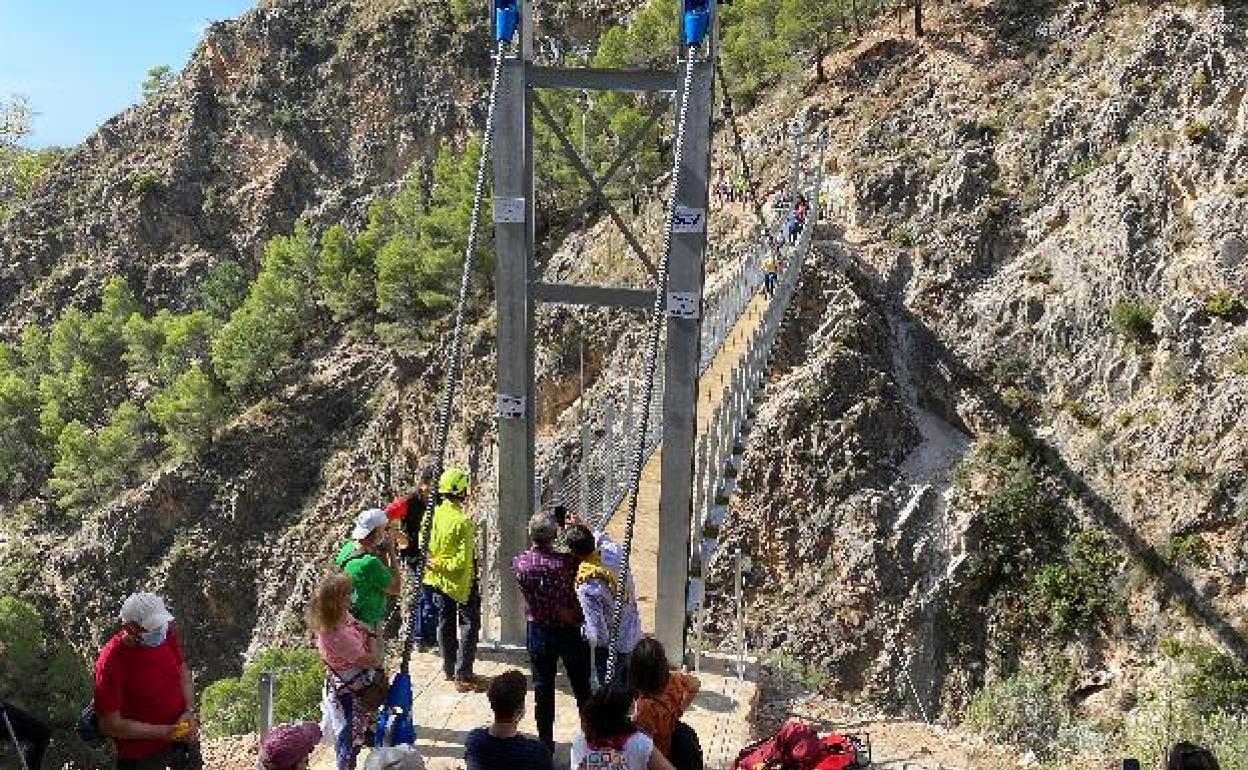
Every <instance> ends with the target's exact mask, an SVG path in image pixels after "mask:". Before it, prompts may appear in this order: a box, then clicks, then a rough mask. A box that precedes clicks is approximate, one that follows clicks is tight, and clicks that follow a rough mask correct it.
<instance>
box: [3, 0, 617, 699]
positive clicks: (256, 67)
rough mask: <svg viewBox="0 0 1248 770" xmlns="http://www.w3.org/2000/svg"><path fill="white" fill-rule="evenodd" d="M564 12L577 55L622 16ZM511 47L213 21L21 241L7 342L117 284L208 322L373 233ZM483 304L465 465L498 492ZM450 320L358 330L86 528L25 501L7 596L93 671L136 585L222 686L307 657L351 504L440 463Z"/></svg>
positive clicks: (412, 27) (305, 23)
mask: <svg viewBox="0 0 1248 770" xmlns="http://www.w3.org/2000/svg"><path fill="white" fill-rule="evenodd" d="M545 5H546V7H545V8H544V9H543V11H542V14H541V16H540V18H539V25H540V29H541V31H542V34H543V36H544V37H545V39H547V40H548V41H551V44H554V45H557V46H561V47H562V48H563V49H564V50H567V49H570V48H572V47H573V46H576V45H582V46H583V45H585V44H587V43H588V42H589V41H592V40H594V39H596V36H597V35H598V34H600V33H601V31H602V29H604V28H605V27H606V26H607V25H608V24H610V23H611V22H612V21H613V20H614V19H615V18H616V11H617V9H616V8H614V7H613V6H612V5H611V4H609V3H589V4H576V5H575V6H574V5H572V4H567V3H550V4H545ZM488 53H489V45H488V40H487V35H486V33H485V26H484V23H482V20H480V19H475V18H474V19H464V18H457V17H456V16H455V13H454V11H453V9H452V8H451V7H450V6H449V5H448V4H446V3H434V2H424V0H404V1H403V2H390V1H389V0H342V1H341V2H333V3H312V2H301V0H282V1H281V2H266V3H263V4H261V6H260V7H259V8H257V9H256V10H254V11H252V12H250V13H248V14H246V15H245V16H244V17H242V18H241V19H238V20H235V21H226V22H220V23H217V24H214V25H212V26H211V27H210V28H209V30H208V31H207V33H206V35H205V38H204V40H203V41H202V42H201V44H200V45H199V47H198V48H197V49H196V51H195V53H194V54H193V56H192V59H191V61H190V63H189V64H188V65H187V67H186V69H185V71H184V72H183V73H182V74H181V76H180V77H179V78H178V79H177V81H176V82H175V83H174V84H173V85H172V86H171V87H170V88H169V89H168V90H166V91H164V92H163V93H161V94H160V95H158V96H156V97H155V98H153V99H152V100H150V101H149V102H147V103H145V104H142V105H139V106H136V107H134V108H131V109H130V110H127V111H126V112H124V113H122V114H121V115H118V116H117V117H115V118H113V119H111V120H110V121H108V122H107V123H106V124H105V125H103V126H102V127H101V128H100V129H99V130H98V131H97V132H96V133H95V134H94V135H93V136H91V137H90V138H89V139H88V140H87V141H86V142H85V143H84V144H83V145H82V146H80V147H78V148H75V149H74V150H73V151H71V152H70V153H69V155H68V157H66V158H65V160H64V162H63V163H61V164H60V165H58V166H57V167H56V168H55V169H53V171H52V172H51V173H50V174H49V175H48V177H47V178H45V179H44V180H43V182H42V183H41V184H40V186H39V187H38V188H37V189H36V191H35V194H34V195H33V196H32V198H31V199H30V200H28V201H27V202H26V203H25V204H24V205H23V207H22V208H20V209H19V210H17V211H15V212H14V215H13V216H12V217H11V218H10V219H8V220H7V222H6V223H5V224H4V225H3V226H0V329H3V330H5V331H6V334H5V337H6V339H8V340H12V339H13V338H14V337H15V336H16V334H17V332H18V330H19V329H20V328H21V327H22V325H23V324H26V323H29V322H32V321H47V320H49V319H52V318H55V317H56V315H57V314H58V313H59V312H61V311H62V310H63V309H64V308H66V307H67V306H69V305H70V304H73V305H75V306H80V307H85V308H87V309H92V308H93V307H94V306H95V304H96V303H98V295H99V291H100V288H101V286H102V285H103V284H104V282H105V281H106V280H107V279H108V278H110V277H112V276H114V275H122V276H124V277H125V278H127V280H128V282H129V284H130V285H131V287H132V288H133V289H134V290H135V292H136V294H137V295H138V297H139V300H140V302H141V304H143V305H144V307H145V308H149V309H155V308H171V309H174V310H177V309H184V308H189V307H192V306H193V305H194V303H195V301H196V300H195V296H196V295H195V292H196V287H197V285H198V284H199V282H200V279H201V278H202V277H203V276H204V275H205V274H206V273H207V272H208V271H209V270H210V269H211V268H212V267H213V266H214V265H218V264H220V263H222V262H223V261H225V260H236V261H238V262H240V263H241V264H242V265H244V267H245V268H246V269H247V270H249V271H254V269H255V267H256V265H257V264H258V261H259V259H260V252H261V250H262V249H263V246H264V244H265V242H266V241H267V240H268V239H269V238H270V237H271V236H274V235H278V234H282V233H288V232H290V231H291V229H292V228H293V227H294V225H295V223H296V222H299V221H302V222H307V223H309V224H310V225H311V226H312V228H313V229H314V230H319V229H320V228H322V227H324V226H326V225H328V224H330V223H338V222H342V223H345V224H347V225H359V224H360V223H361V221H362V219H363V216H364V211H365V210H366V208H367V206H368V204H369V203H370V201H372V200H373V199H374V198H375V197H377V196H378V195H381V194H387V193H390V192H393V190H394V189H395V188H396V186H397V184H398V183H399V182H400V181H401V180H403V179H406V178H410V177H411V176H413V175H415V176H416V177H417V178H420V177H422V176H427V175H428V173H429V166H430V165H431V164H432V162H433V158H434V155H435V153H436V152H437V150H438V148H439V146H441V145H442V143H443V142H446V141H450V142H453V143H460V142H462V141H463V140H464V139H465V138H466V137H467V136H469V135H470V134H472V132H474V131H476V130H478V128H479V124H480V123H481V122H483V119H484V103H483V100H482V96H483V93H482V92H483V91H484V89H485V86H484V84H483V83H482V78H483V77H484V75H485V72H484V70H485V68H486V64H487V59H488ZM487 299H488V298H487ZM483 308H484V309H482V310H481V311H480V312H478V313H477V315H476V316H475V317H474V320H473V323H474V324H475V328H474V331H472V333H471V334H470V338H469V340H468V345H467V351H468V355H469V357H470V361H469V363H468V371H467V376H466V377H465V383H466V384H465V386H464V389H463V391H461V398H462V404H463V410H462V412H461V413H460V414H459V415H458V416H457V421H456V424H455V426H454V430H453V433H452V444H453V445H452V456H453V458H454V459H455V460H456V461H458V462H462V463H465V464H466V465H468V466H469V468H470V470H471V471H472V472H473V473H474V475H476V476H477V477H478V478H479V480H480V482H481V483H482V484H483V485H488V483H489V477H490V473H491V468H492V462H493V461H492V458H491V457H489V456H488V454H486V453H485V452H484V449H483V448H484V447H486V446H488V445H490V444H492V442H491V441H488V440H485V439H484V438H483V437H484V436H486V435H487V434H488V433H489V431H491V430H492V416H491V409H492V401H493V397H492V390H491V388H492V387H493V386H492V381H493V377H492V375H491V374H490V372H491V371H492V367H493V345H492V336H491V335H492V331H491V324H490V322H489V319H488V314H489V312H488V302H487V303H483ZM438 323H440V322H439V321H435V322H434V324H433V325H432V326H431V327H430V331H431V334H430V335H429V336H428V337H426V338H425V339H423V340H416V341H415V342H414V343H412V344H407V345H402V346H399V347H397V348H396V347H394V346H391V345H389V344H386V343H383V342H381V341H380V340H378V339H377V338H376V337H375V336H373V335H371V334H356V333H352V332H351V330H349V329H337V330H334V331H333V333H332V334H329V335H328V336H326V337H325V338H323V339H317V340H313V341H311V342H310V343H309V344H308V345H306V347H305V348H304V349H303V350H302V353H301V355H302V359H303V360H302V361H301V363H300V366H299V367H298V371H296V372H294V373H292V376H290V377H286V378H284V379H283V380H282V381H281V382H279V383H278V385H277V387H276V390H275V391H274V392H273V393H270V394H267V396H266V397H265V398H263V399H261V400H259V401H258V402H256V403H252V404H250V405H248V404H246V403H244V406H245V407H246V408H245V410H244V411H243V413H242V414H241V415H240V416H238V417H237V418H236V419H233V420H232V421H230V422H229V424H228V425H226V426H225V427H224V428H222V429H221V430H220V431H218V432H217V435H216V436H215V437H214V440H213V442H212V445H211V447H210V448H209V449H208V450H206V451H205V452H204V453H203V455H202V456H200V457H198V458H196V459H193V460H191V459H187V460H179V461H176V462H165V463H163V464H161V463H157V465H158V468H157V470H155V471H154V472H153V473H152V474H151V475H150V476H147V477H145V478H143V479H140V480H139V482H138V483H137V484H135V485H134V486H133V488H131V489H129V490H128V491H127V492H125V493H124V494H123V495H122V496H121V497H120V498H118V499H116V500H113V501H111V502H109V503H108V504H104V505H100V506H96V507H94V508H93V509H92V510H89V511H87V512H86V513H85V514H84V515H83V516H82V518H81V520H80V519H78V518H77V517H65V516H62V515H60V514H58V513H56V512H55V508H54V506H53V505H52V503H51V502H50V501H49V500H47V499H44V497H42V496H39V497H37V499H36V498H32V499H28V500H25V501H22V502H21V504H20V505H17V504H16V503H17V501H11V502H13V503H14V507H13V509H11V510H8V511H6V512H5V514H6V515H5V522H4V527H0V542H3V543H4V544H5V545H6V548H10V549H11V557H12V558H10V559H8V560H7V563H6V565H5V568H4V569H3V570H2V571H0V592H3V593H10V592H12V593H21V594H23V595H25V596H26V597H28V598H31V599H34V600H36V601H37V602H38V603H40V604H42V605H43V606H44V607H45V608H46V609H47V610H48V613H49V616H51V617H55V618H57V622H56V623H55V626H56V628H57V630H58V633H65V634H66V635H68V637H69V638H70V639H71V640H72V641H73V642H74V643H75V645H76V646H77V647H78V649H79V651H80V652H82V653H83V655H84V657H90V656H92V655H93V654H94V652H95V650H96V649H97V647H98V642H99V639H100V635H101V634H102V633H103V632H104V631H105V630H106V629H108V628H109V627H111V626H112V624H113V620H112V618H113V617H114V615H115V612H116V607H117V606H118V602H119V601H120V599H121V598H122V597H124V595H125V594H126V593H127V592H129V591H131V590H134V589H135V588H136V587H138V586H145V587H147V588H149V589H151V590H157V591H160V592H162V593H164V594H165V595H166V596H167V597H168V598H169V599H170V601H171V603H172V605H173V606H174V607H175V608H176V611H177V612H178V614H179V616H180V617H182V618H184V619H185V622H186V624H187V625H188V626H189V627H190V629H191V630H190V632H189V633H187V636H188V637H189V638H188V651H189V653H190V654H191V656H192V658H194V659H196V660H198V661H202V665H201V666H200V667H199V671H198V673H199V675H200V678H201V680H202V681H211V680H212V679H215V678H217V677H219V676H222V675H224V674H229V673H235V672H236V671H237V667H238V665H239V662H240V660H241V656H242V654H243V653H244V652H246V651H247V650H248V649H249V648H251V649H255V648H257V647H260V646H265V645H270V644H290V643H297V642H300V641H301V639H302V625H301V621H300V613H301V611H302V605H301V604H300V602H301V601H302V594H300V592H299V590H298V589H306V588H307V586H308V585H309V584H310V582H311V581H314V580H316V579H317V578H318V577H319V576H320V574H321V573H322V572H323V571H324V570H325V569H326V568H328V566H329V564H328V558H329V556H328V555H329V554H330V553H331V551H332V549H333V548H334V547H335V546H336V543H337V541H338V540H339V539H341V537H343V534H344V532H345V531H346V530H345V527H346V522H347V521H348V520H349V519H350V518H351V516H352V515H353V513H352V512H353V511H357V510H358V509H359V508H360V507H361V506H363V505H365V504H366V503H367V504H377V503H379V502H384V501H385V500H388V499H389V498H390V497H391V496H392V495H394V494H397V493H398V492H400V491H403V490H404V489H406V488H407V486H408V485H409V484H410V483H411V480H412V478H413V477H414V474H415V470H416V468H417V466H418V464H419V462H420V461H421V458H422V456H423V454H424V453H427V452H428V451H430V447H429V446H428V443H429V442H428V439H427V437H428V436H429V435H430V434H431V432H432V421H433V419H434V417H435V415H434V414H433V412H434V404H435V401H436V396H437V392H438V389H439V388H440V387H441V372H442V362H441V358H440V357H439V355H438V347H437V346H436V345H434V344H431V342H430V339H431V338H433V337H434V336H435V334H436V327H437V324H438ZM556 363H559V364H565V363H566V362H556ZM548 368H549V367H544V371H545V369H548ZM556 368H557V367H556ZM593 371H596V370H592V369H591V374H592V372H593ZM565 400H566V399H565ZM552 403H555V404H556V406H557V405H558V403H561V402H560V401H559V399H555V400H554V402H552ZM556 406H552V408H556ZM486 488H488V487H486ZM487 496H488V495H487ZM483 497H485V496H483ZM489 505H491V506H492V501H490V502H489ZM292 587H293V588H294V589H296V590H295V591H294V593H292V590H291V589H292ZM209 651H212V652H213V653H217V652H224V653H225V654H208V653H209Z"/></svg>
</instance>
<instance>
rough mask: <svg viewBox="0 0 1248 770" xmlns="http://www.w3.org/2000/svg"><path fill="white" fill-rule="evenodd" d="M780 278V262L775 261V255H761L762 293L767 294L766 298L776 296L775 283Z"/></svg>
mask: <svg viewBox="0 0 1248 770" xmlns="http://www.w3.org/2000/svg"><path fill="white" fill-rule="evenodd" d="M779 280H780V263H779V262H777V261H776V255H775V254H772V253H770V252H769V253H768V254H767V256H765V257H763V294H765V295H767V299H771V298H772V297H774V296H776V283H777V282H778V281H779Z"/></svg>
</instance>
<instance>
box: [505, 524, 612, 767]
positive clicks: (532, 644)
mask: <svg viewBox="0 0 1248 770" xmlns="http://www.w3.org/2000/svg"><path fill="white" fill-rule="evenodd" d="M558 535H559V523H558V521H556V519H555V517H554V515H552V514H550V513H547V512H544V511H543V512H541V513H537V514H534V515H533V517H532V518H530V519H529V539H530V540H531V541H532V543H533V545H532V547H531V548H529V550H527V551H525V552H524V553H521V554H519V555H517V556H516V558H514V559H512V562H511V568H512V571H513V572H514V573H515V575H516V582H517V583H519V584H520V593H522V594H523V595H524V605H525V615H526V617H527V620H528V630H527V634H526V646H527V647H528V651H529V664H530V666H531V667H532V670H533V700H534V702H535V704H536V709H535V712H534V716H535V717H536V719H537V737H538V738H539V739H541V741H542V742H543V743H545V744H546V745H547V746H549V747H550V748H551V750H552V751H553V750H554V746H555V738H554V731H555V676H556V675H557V673H558V670H559V661H560V660H562V661H563V670H564V671H565V672H567V675H568V681H569V682H571V684H572V693H573V695H575V696H576V705H577V708H578V709H579V708H580V707H581V706H583V705H585V702H586V700H587V699H588V698H589V695H590V693H591V692H592V689H591V687H590V684H589V668H590V657H589V645H588V644H587V643H586V642H585V640H584V639H582V638H581V629H580V626H581V620H582V618H581V607H580V604H579V603H578V602H577V598H576V591H575V589H574V588H573V583H574V581H575V580H576V572H577V567H578V565H579V564H580V561H579V560H578V559H576V558H575V557H573V556H571V555H570V554H563V553H558V552H557V551H555V549H554V542H555V538H556V537H558Z"/></svg>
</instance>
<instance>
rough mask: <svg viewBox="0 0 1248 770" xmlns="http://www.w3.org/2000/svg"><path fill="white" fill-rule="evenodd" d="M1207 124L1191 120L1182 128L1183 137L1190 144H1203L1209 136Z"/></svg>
mask: <svg viewBox="0 0 1248 770" xmlns="http://www.w3.org/2000/svg"><path fill="white" fill-rule="evenodd" d="M1210 131H1211V129H1210V127H1209V124H1208V123H1206V122H1205V121H1203V120H1193V121H1192V122H1191V123H1188V124H1187V125H1186V126H1184V127H1183V136H1184V137H1186V138H1187V141H1189V142H1191V143H1192V144H1203V143H1204V141H1205V140H1206V139H1208V138H1209V134H1210Z"/></svg>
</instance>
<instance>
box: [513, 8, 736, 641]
mask: <svg viewBox="0 0 1248 770" xmlns="http://www.w3.org/2000/svg"><path fill="white" fill-rule="evenodd" d="M520 1H521V3H522V7H521V9H520V24H519V28H518V30H517V36H518V40H517V42H516V44H513V45H512V46H511V47H510V53H509V54H508V55H507V56H506V58H505V60H504V62H503V67H502V74H501V80H500V82H499V96H498V107H497V116H496V125H495V131H494V136H495V140H494V148H495V149H494V199H493V209H494V238H495V249H496V265H495V282H496V283H495V294H496V298H497V310H498V394H497V418H498V455H497V456H498V536H499V543H498V549H499V550H498V565H499V573H500V574H499V597H500V602H499V615H500V623H501V629H500V630H501V641H502V642H503V643H504V644H508V645H510V644H517V645H523V644H524V642H525V619H524V611H523V604H522V602H523V600H522V599H521V597H520V593H519V589H518V587H517V586H516V583H515V581H514V580H513V579H512V578H511V576H510V564H511V558H512V556H514V555H515V554H517V553H519V552H520V551H522V550H524V549H525V548H526V547H527V523H528V519H529V516H530V515H532V513H533V507H534V494H533V488H534V478H535V471H536V469H535V467H534V464H535V431H534V429H535V424H534V418H535V414H534V404H535V403H536V401H535V398H534V388H535V382H534V364H533V362H534V352H535V351H534V313H535V309H536V308H537V306H538V304H539V303H543V302H544V303H558V304H570V305H589V306H595V307H608V308H634V309H637V308H641V309H650V308H652V307H653V306H654V302H655V292H656V291H657V290H658V286H657V280H656V279H657V273H656V269H655V265H654V261H653V260H652V259H651V255H650V254H647V252H646V249H645V248H644V247H643V246H642V243H641V240H640V239H639V238H638V237H637V236H636V235H635V234H634V233H633V232H632V230H631V228H630V227H629V226H628V224H627V222H625V220H624V219H623V217H621V216H620V214H619V213H618V212H617V211H616V210H615V208H614V206H613V205H612V203H611V201H610V200H609V199H608V198H607V197H606V194H605V188H606V185H607V183H608V182H609V181H610V178H611V176H612V175H613V174H614V173H615V172H616V171H617V170H619V169H620V168H621V167H622V166H623V165H624V163H625V162H626V161H627V160H628V158H629V157H631V155H632V154H633V152H634V151H635V150H636V148H637V147H638V145H639V144H640V143H641V141H642V140H643V139H644V137H645V135H646V134H647V132H648V131H649V129H650V128H651V126H653V125H654V123H655V122H656V121H657V120H658V119H659V118H660V117H661V115H662V114H663V112H666V111H668V110H665V109H657V110H656V111H655V112H654V113H653V114H652V115H651V119H650V121H649V122H648V123H647V125H646V126H645V127H643V128H642V129H641V131H639V132H638V133H637V135H635V136H634V137H632V138H630V139H628V140H625V141H623V142H622V143H621V148H622V149H621V154H620V157H619V158H618V159H617V160H616V161H615V163H613V164H612V165H611V167H610V170H608V171H607V172H606V173H605V174H604V175H603V176H602V177H601V178H598V177H595V175H594V173H593V172H592V171H590V169H589V168H588V166H587V164H586V162H585V160H583V159H582V158H581V157H580V155H579V154H578V152H577V150H576V147H575V145H574V144H573V142H572V141H571V139H570V138H569V137H568V136H567V134H566V132H565V131H564V130H563V128H562V127H561V126H560V125H559V124H558V122H557V121H556V120H555V119H554V117H553V116H552V115H551V113H550V111H549V110H548V109H547V107H546V106H545V105H544V104H543V102H542V101H541V98H540V93H539V92H540V91H542V90H546V89H563V90H577V91H581V90H584V91H616V92H629V93H638V92H657V93H663V94H671V95H673V96H674V97H675V98H674V99H673V100H672V102H671V103H672V105H673V108H672V109H671V110H670V112H671V114H673V116H675V113H676V109H675V105H679V104H680V100H681V94H680V93H678V91H679V90H680V89H681V87H682V85H683V83H682V79H681V78H680V77H678V75H677V72H678V71H683V70H684V67H685V65H686V64H687V62H685V60H684V59H680V60H679V61H678V64H679V65H680V66H679V68H678V67H673V68H672V69H671V70H624V69H602V68H589V67H580V68H567V67H547V66H539V65H537V64H535V63H534V61H533V13H532V0H520ZM672 4H673V6H674V9H673V24H679V21H678V20H679V19H680V13H679V10H680V8H681V7H683V4H682V3H681V2H680V1H679V0H672ZM709 8H710V11H709V12H710V14H711V15H712V18H711V21H710V29H711V31H710V33H709V34H707V36H706V41H705V42H704V43H703V45H702V46H700V47H699V48H698V49H697V50H698V51H699V52H700V54H699V55H700V56H701V58H699V59H698V60H697V61H695V63H694V68H693V76H692V80H691V85H690V92H689V105H688V116H687V119H686V128H685V149H684V154H683V158H682V165H681V167H680V169H679V184H678V185H677V189H678V190H679V197H678V198H677V200H676V202H675V203H676V213H677V217H676V221H677V225H676V227H675V231H674V234H673V237H672V250H671V257H670V261H669V273H668V276H669V277H668V292H667V298H666V300H665V306H666V309H667V334H666V349H665V351H664V357H663V360H662V362H661V364H662V366H664V371H665V377H664V379H663V382H664V388H663V390H662V391H661V392H659V391H656V393H655V398H662V404H663V412H662V414H663V417H662V420H663V424H662V425H663V443H662V452H663V454H662V475H661V493H660V503H659V520H660V523H659V555H658V564H657V570H658V590H657V596H656V597H655V614H656V617H655V619H654V627H655V632H656V635H657V637H658V638H659V640H660V641H662V642H663V645H664V646H665V647H666V648H667V651H668V656H669V657H670V658H671V659H672V660H675V661H679V660H682V659H683V658H684V651H685V630H686V590H687V589H686V586H687V582H688V577H689V535H690V517H691V512H692V504H693V463H694V442H695V439H696V431H697V403H698V399H697V378H698V361H699V359H700V354H701V351H700V349H699V344H700V340H699V325H700V315H701V308H702V290H703V280H704V270H703V257H704V255H705V251H706V209H707V198H708V193H709V177H710V163H711V152H710V151H711V111H712V102H713V98H712V94H713V87H714V73H715V67H714V61H715V53H716V47H717V40H716V33H715V24H714V18H713V17H714V14H715V13H716V10H715V2H714V0H711V2H710V3H709ZM677 39H678V40H679V39H680V34H679V31H678V34H677ZM688 50H689V49H687V48H684V49H681V51H680V52H679V55H680V56H684V55H687V51H688ZM672 53H673V58H674V59H675V58H676V56H677V55H678V52H677V51H676V50H673V52H672ZM534 118H536V119H537V120H540V121H541V122H542V123H544V124H545V125H546V126H547V127H548V128H549V129H550V130H551V132H552V133H553V135H554V136H555V137H556V139H557V141H558V143H559V145H560V148H561V150H562V153H563V155H564V156H566V158H567V160H568V161H569V162H570V163H571V164H572V166H573V168H574V169H576V171H577V173H578V174H579V175H580V176H581V178H583V179H584V180H585V181H586V182H587V183H588V184H589V187H590V191H591V192H590V199H589V200H587V201H586V202H585V204H584V205H585V206H586V207H588V206H590V205H593V204H594V203H595V201H596V202H597V203H598V204H599V205H600V206H601V207H602V209H603V210H604V211H606V213H607V215H608V216H610V217H611V219H612V220H613V221H614V223H615V224H616V226H617V227H619V229H620V230H621V231H622V232H623V233H624V238H625V240H626V241H627V242H628V245H629V248H630V250H631V251H632V253H633V255H634V256H635V257H636V258H637V259H638V260H639V261H640V263H641V264H642V266H643V267H644V268H645V271H646V274H647V275H648V276H649V277H650V281H651V282H652V285H651V286H650V287H649V288H645V289H633V288H624V287H618V286H584V285H572V284H565V283H544V282H542V281H540V280H539V277H538V276H537V274H536V259H535V253H534V212H533V200H534V187H533V121H534ZM673 120H675V117H674V118H673ZM673 133H675V132H673ZM626 440H627V441H629V442H630V443H631V442H633V441H635V440H636V437H633V436H628V437H626ZM618 456H629V453H620V455H618ZM582 513H584V512H582Z"/></svg>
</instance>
